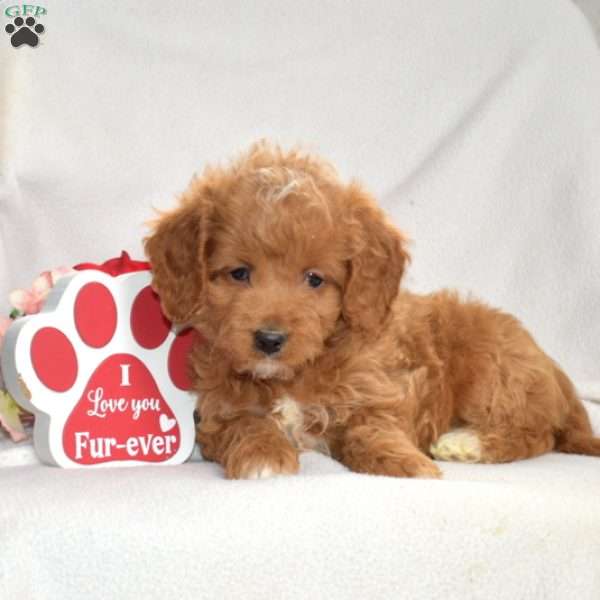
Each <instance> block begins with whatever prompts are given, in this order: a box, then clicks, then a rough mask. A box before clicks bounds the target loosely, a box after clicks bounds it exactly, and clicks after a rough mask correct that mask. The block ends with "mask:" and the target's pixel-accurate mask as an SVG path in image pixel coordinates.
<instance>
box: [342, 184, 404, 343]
mask: <svg viewBox="0 0 600 600" xmlns="http://www.w3.org/2000/svg"><path fill="white" fill-rule="evenodd" d="M347 194H348V196H347V197H346V199H345V202H346V207H347V208H346V209H345V210H346V211H347V214H348V215H349V216H350V221H349V223H348V224H347V225H348V226H347V228H346V229H347V230H348V232H349V240H348V243H349V251H350V256H351V258H350V260H349V268H348V276H347V279H346V285H345V288H344V297H343V306H342V316H343V318H344V319H345V320H346V322H347V323H348V324H349V325H350V327H352V328H353V329H362V330H366V331H369V330H375V329H377V328H378V327H379V326H380V325H381V324H382V322H383V321H384V319H385V317H386V316H387V314H388V312H389V309H390V306H391V304H392V302H393V300H394V299H395V298H396V296H397V295H398V291H399V288H400V280H401V278H402V274H403V273H404V267H405V265H406V264H407V262H408V261H409V260H410V256H409V254H408V252H407V251H406V249H405V245H406V240H405V238H404V237H403V235H402V234H401V233H400V232H399V231H398V230H397V229H396V228H395V227H394V226H393V225H392V224H391V223H390V222H389V221H388V219H387V218H386V216H385V215H384V213H383V211H382V210H381V209H380V208H379V207H378V206H377V205H376V203H375V201H374V200H373V199H372V198H371V197H370V196H369V195H368V194H367V193H366V192H365V191H364V190H362V189H361V188H360V187H359V186H358V185H356V184H351V185H350V186H349V187H348V188H347Z"/></svg>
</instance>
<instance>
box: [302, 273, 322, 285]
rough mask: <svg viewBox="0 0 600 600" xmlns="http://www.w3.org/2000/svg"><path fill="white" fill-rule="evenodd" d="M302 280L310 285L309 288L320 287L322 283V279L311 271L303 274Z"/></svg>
mask: <svg viewBox="0 0 600 600" xmlns="http://www.w3.org/2000/svg"><path fill="white" fill-rule="evenodd" d="M304 280H305V281H306V283H308V285H310V287H311V288H318V287H321V286H322V285H323V281H324V279H323V278H322V277H321V276H320V275H317V274H316V273H313V272H312V271H308V273H305V274H304Z"/></svg>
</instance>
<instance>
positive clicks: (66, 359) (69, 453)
mask: <svg viewBox="0 0 600 600" xmlns="http://www.w3.org/2000/svg"><path fill="white" fill-rule="evenodd" d="M150 279H151V276H150V273H149V272H148V271H141V272H136V273H128V274H125V275H120V276H118V277H110V276H108V275H105V274H104V273H101V272H99V271H82V272H79V273H77V274H76V275H73V276H72V277H69V278H65V279H63V280H61V281H60V282H59V283H58V284H57V286H56V288H54V289H53V290H52V293H51V295H50V296H49V298H48V300H47V302H46V304H45V306H44V310H43V311H42V312H41V313H39V314H37V315H32V316H31V317H26V318H23V319H19V320H18V321H17V322H16V323H15V324H14V325H13V326H12V327H11V329H10V330H9V332H8V334H7V337H6V340H5V349H4V353H3V372H4V373H5V376H6V377H5V378H6V383H7V386H8V388H9V391H10V392H11V393H12V394H13V396H14V397H15V398H16V399H17V401H18V402H19V403H21V404H22V405H23V406H24V407H25V408H27V409H28V410H31V411H33V412H35V413H36V424H35V427H36V430H35V436H34V441H35V445H36V450H37V451H38V454H39V455H40V457H41V458H42V460H44V461H45V462H49V463H53V464H57V465H60V466H63V467H71V466H78V465H101V464H103V465H108V464H110V465H132V464H143V463H165V464H177V463H181V462H183V461H184V460H186V459H187V458H188V457H189V455H190V454H191V452H192V449H193V444H194V421H193V410H194V405H195V398H194V396H193V394H191V393H190V392H189V390H190V388H191V382H190V378H189V375H188V365H187V360H186V359H187V355H188V352H189V351H190V348H191V346H192V345H193V344H194V342H195V341H196V339H197V334H196V332H195V331H194V330H192V329H189V328H187V329H183V330H177V329H175V328H174V327H173V326H172V325H171V323H170V322H169V321H168V320H167V319H166V318H165V317H164V316H163V314H162V312H161V310H160V304H159V301H158V298H157V296H156V294H155V293H154V292H153V291H152V289H151V288H150Z"/></svg>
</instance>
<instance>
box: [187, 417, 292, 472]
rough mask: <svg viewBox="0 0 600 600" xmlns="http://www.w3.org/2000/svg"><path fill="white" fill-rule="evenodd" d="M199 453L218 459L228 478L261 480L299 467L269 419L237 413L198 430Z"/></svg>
mask: <svg viewBox="0 0 600 600" xmlns="http://www.w3.org/2000/svg"><path fill="white" fill-rule="evenodd" d="M197 437H198V441H199V442H200V446H201V448H202V454H203V455H204V457H205V458H206V459H208V460H214V461H216V462H219V463H220V464H221V465H222V466H223V468H224V469H225V475H226V477H227V478H228V479H264V478H267V477H271V476H273V475H291V474H293V473H296V472H297V471H298V469H299V466H300V465H299V461H298V451H297V450H296V449H295V448H294V447H293V446H292V445H291V444H290V442H289V441H288V439H287V438H286V436H285V435H284V433H282V431H281V430H280V429H279V427H277V425H276V424H275V422H274V421H273V420H271V419H267V418H265V417H259V416H252V415H247V416H240V417H238V418H236V419H232V420H228V421H226V422H224V423H220V424H219V425H218V426H215V424H214V423H211V424H209V423H202V424H201V425H200V428H199V430H198V435H197Z"/></svg>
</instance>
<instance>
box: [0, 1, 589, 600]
mask: <svg viewBox="0 0 600 600" xmlns="http://www.w3.org/2000/svg"><path fill="white" fill-rule="evenodd" d="M37 4H40V5H42V4H43V5H44V6H45V7H46V8H47V14H46V15H43V16H39V17H37V20H38V21H39V23H43V25H44V27H45V31H44V32H43V33H42V34H40V35H39V38H40V43H39V45H38V46H37V47H35V48H32V47H29V46H26V45H24V46H20V47H18V48H14V47H13V46H12V45H11V44H10V37H11V34H9V33H5V25H6V24H9V25H13V26H14V19H15V17H14V16H7V15H6V14H5V12H4V10H5V9H6V8H8V7H13V6H15V5H17V3H15V2H12V1H10V2H9V1H3V2H0V7H1V9H2V12H0V19H2V30H1V31H0V35H2V36H3V39H0V42H2V43H0V310H1V311H2V312H4V311H5V310H6V309H7V303H6V300H5V299H6V294H7V292H8V291H9V290H10V289H12V288H13V287H17V286H24V285H27V284H28V283H29V282H30V281H31V280H32V279H33V278H34V276H35V275H36V274H37V273H38V272H39V271H42V270H44V269H46V268H48V267H52V266H57V265H59V264H74V263H77V262H80V261H83V260H86V261H101V260H103V259H105V258H108V257H109V256H112V255H115V254H118V253H119V251H120V250H121V249H125V250H128V251H130V253H131V254H132V255H133V256H134V257H140V256H141V245H140V239H141V237H142V235H143V233H144V227H143V225H142V224H143V222H144V221H145V220H147V219H148V218H150V217H151V216H152V211H151V206H152V205H154V206H156V207H158V208H164V207H167V206H170V205H171V204H172V203H173V197H174V195H175V194H176V193H177V192H178V191H180V190H182V189H183V188H184V187H185V186H186V184H187V181H188V179H189V178H190V176H191V174H192V172H194V171H197V170H198V169H200V168H201V167H202V166H203V165H204V164H205V162H206V161H211V160H221V159H225V158H227V157H228V156H229V155H230V154H231V153H232V151H235V150H237V149H240V148H242V147H243V146H245V145H247V144H248V143H250V142H251V141H253V140H255V139H256V138H257V137H262V136H267V137H271V138H274V139H276V140H279V141H281V142H283V143H286V144H288V143H295V142H302V143H304V144H305V145H307V146H308V147H309V148H314V149H315V150H318V151H319V152H321V153H322V154H324V155H326V156H328V157H329V158H331V159H332V161H333V162H335V163H336V164H337V165H338V166H339V168H340V170H341V172H342V174H343V175H344V176H348V177H350V176H357V177H358V178H360V179H361V180H363V181H364V183H365V184H366V185H367V186H368V187H370V188H371V189H372V190H373V191H374V192H375V194H376V195H377V196H378V198H379V199H380V201H381V202H382V204H383V205H384V206H385V208H386V209H387V210H388V211H389V212H390V214H391V215H392V217H393V219H394V220H395V221H396V223H397V224H398V225H399V226H400V227H401V228H403V229H404V230H405V231H406V232H407V233H408V234H409V236H410V237H411V238H413V239H414V244H413V255H414V261H413V265H412V267H411V269H410V271H409V274H408V277H407V280H406V282H405V283H406V285H407V286H409V287H411V288H412V289H415V290H420V291H430V290H433V289H438V288H440V287H443V286H452V287H458V288H459V289H461V290H463V291H465V292H467V291H471V292H473V293H475V294H476V295H477V296H479V297H481V298H484V299H486V300H488V301H489V302H490V303H492V304H495V305H498V306H501V307H503V308H505V309H506V310H509V311H511V312H513V313H515V314H516V315H518V316H519V317H520V318H522V320H523V321H524V322H525V324H526V325H527V326H528V328H529V329H530V330H531V331H532V333H533V334H534V336H535V337H536V339H537V340H538V341H539V342H540V344H541V345H542V346H543V347H544V348H545V349H547V350H548V352H549V353H550V354H551V355H552V356H554V357H555V358H556V359H557V360H558V361H559V362H560V363H561V365H563V366H564V368H565V369H566V371H567V372H568V373H570V374H571V376H572V377H573V378H574V379H575V381H576V383H577V385H578V387H579V389H580V390H582V392H583V393H584V394H585V395H586V396H589V397H594V396H600V394H598V386H599V385H600V343H599V340H600V302H599V300H598V299H599V298H600V233H599V232H600V168H599V165H600V110H599V108H598V107H600V53H599V51H598V48H597V46H596V45H595V42H594V38H593V35H592V34H591V32H590V30H589V28H588V26H587V24H586V22H585V20H584V19H583V17H582V16H581V15H580V14H579V12H578V10H577V9H576V8H575V7H574V6H573V5H572V4H571V3H570V2H569V1H568V0H528V1H527V2H523V1H522V0H455V1H453V2H447V1H446V0H430V1H429V2H426V3H424V2H422V1H421V0H407V1H403V2H376V3H365V2H360V1H358V0H357V1H353V0H352V1H347V0H332V1H331V2H326V3H324V2H321V1H318V0H304V1H303V2H297V1H287V0H284V1H282V2H271V1H268V0H258V1H256V2H243V1H242V0H234V1H233V2H227V3H218V2H212V3H205V2H195V1H192V0H180V1H178V2H174V1H169V0H165V1H162V2H160V3H159V2H150V3H133V2H124V1H122V0H121V1H119V2H117V1H116V0H105V1H103V2H68V1H67V0H39V2H37ZM19 6H20V5H19ZM39 23H38V24H39ZM589 406H590V410H591V411H594V410H596V411H597V410H598V409H599V407H598V406H597V405H594V404H591V403H590V405H589ZM594 418H595V419H596V421H598V420H599V419H598V416H597V415H596V416H594ZM596 428H597V430H600V429H599V427H598V423H597V424H596ZM23 462H29V463H30V464H28V465H25V464H23ZM9 464H12V465H15V466H8V465H9ZM17 464H20V466H16V465H17ZM0 465H4V467H3V468H0V490H1V501H0V598H2V599H4V598H5V597H6V598H13V597H14V598H16V597H20V598H35V599H38V598H42V599H46V598H48V599H52V600H54V599H57V598H60V599H61V600H62V599H70V598H74V599H77V600H79V599H80V598H86V600H87V599H90V600H91V599H94V598H102V599H103V600H104V599H107V598H118V599H122V598H141V597H143V598H177V599H180V598H182V599H183V598H196V599H197V598H219V599H223V598H225V599H227V600H229V599H233V598H243V599H244V600H251V599H254V598H256V599H259V598H274V599H278V598H299V599H300V598H301V599H306V598H328V599H332V598H340V599H341V598H344V599H346V598H357V599H358V598H367V597H372V598H409V599H411V600H412V599H417V600H418V599H420V598H423V599H428V600H429V599H431V598H438V597H444V598H446V599H453V598H460V599H461V600H464V599H465V598H494V599H498V600H502V599H504V598H506V599H510V600H515V599H517V598H532V599H541V598H551V599H556V600H564V599H566V598H578V599H584V600H585V599H589V600H597V598H599V597H600V567H599V565H600V502H599V500H598V499H599V498H600V459H593V458H586V457H572V456H564V455H555V454H552V455H548V456H544V457H542V458H539V459H536V460H532V461H526V462H521V463H517V464H511V465H503V466H465V465H451V464H449V465H444V469H445V472H446V475H447V477H446V480H444V481H439V482H438V481H400V480H392V479H386V478H373V477H366V476H358V475H354V474H350V473H347V472H345V470H344V469H343V467H341V466H340V465H338V464H337V463H334V462H333V461H330V460H329V459H326V458H324V457H321V456H317V455H306V456H304V457H303V471H302V475H301V476H299V477H295V478H289V479H278V480H274V481H259V482H227V481H224V480H223V479H222V477H221V472H220V470H219V469H218V467H217V466H215V465H211V464H208V463H202V462H192V463H189V464H186V465H183V466H181V467H171V468H169V467H167V468H152V467H150V468H138V469H133V470H128V469H120V470H113V469H104V470H92V471H60V470H57V469H52V468H49V467H42V466H40V465H38V464H36V463H35V461H33V460H32V456H31V453H30V449H28V447H26V446H22V447H20V448H17V449H14V448H13V449H11V450H10V451H8V450H6V448H5V446H4V444H2V446H0Z"/></svg>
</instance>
